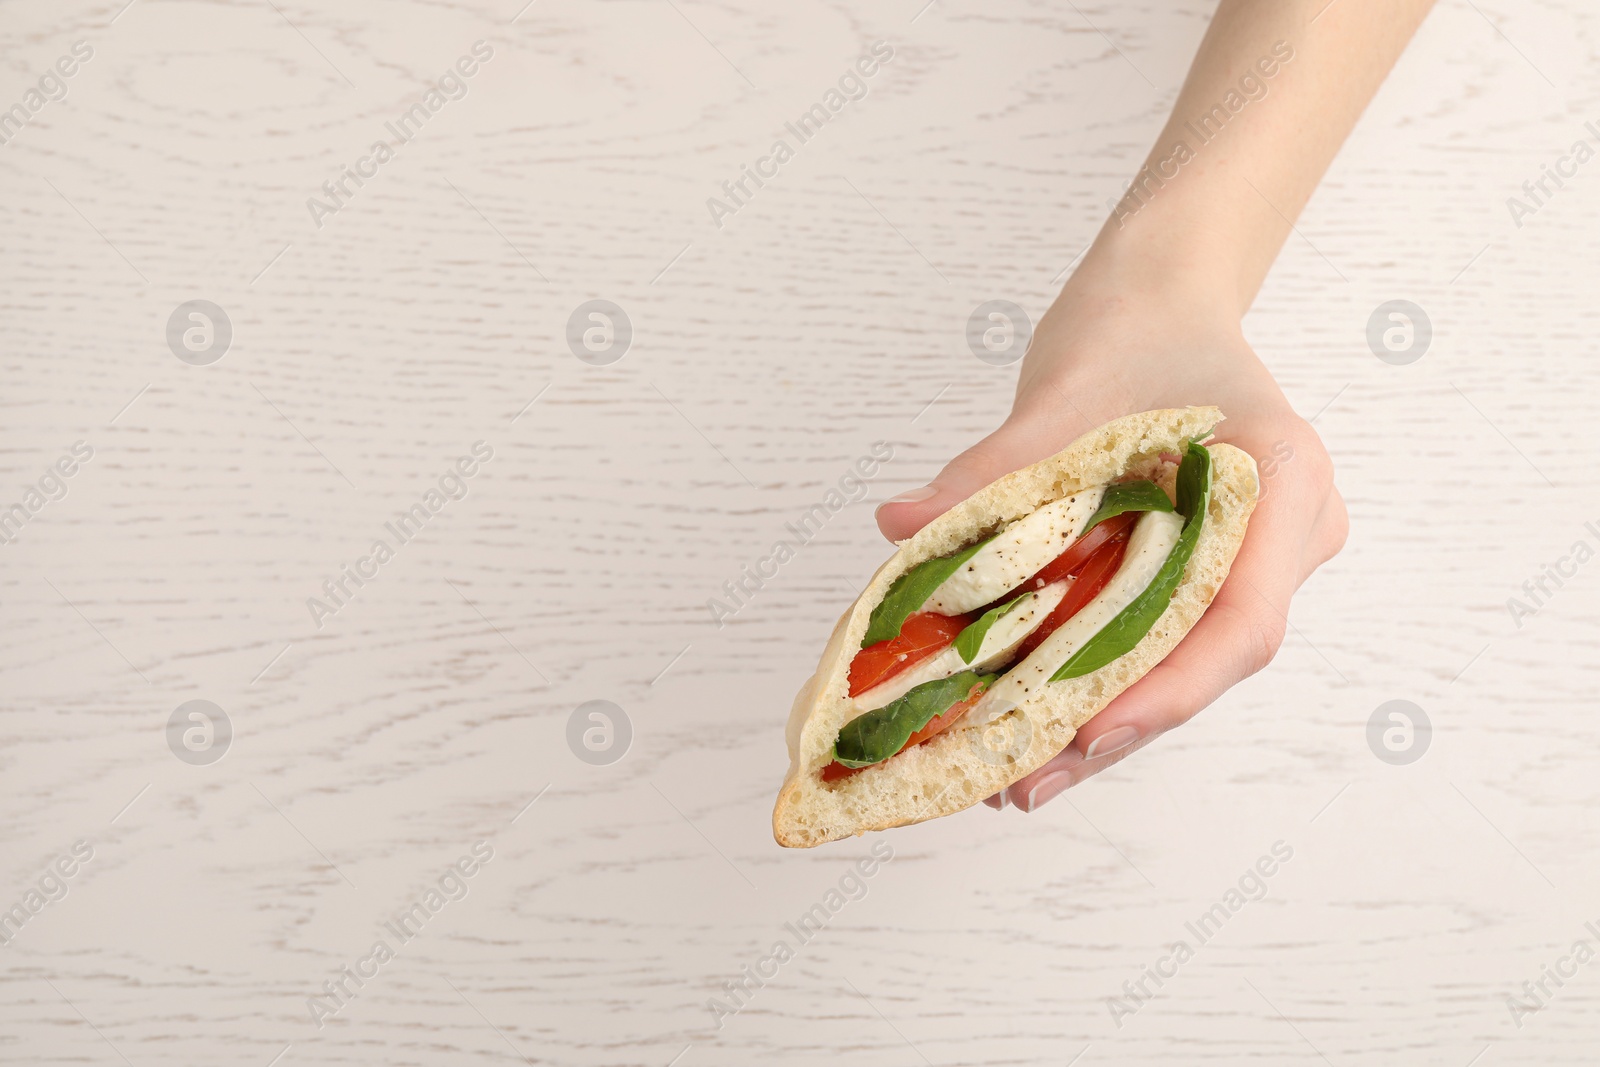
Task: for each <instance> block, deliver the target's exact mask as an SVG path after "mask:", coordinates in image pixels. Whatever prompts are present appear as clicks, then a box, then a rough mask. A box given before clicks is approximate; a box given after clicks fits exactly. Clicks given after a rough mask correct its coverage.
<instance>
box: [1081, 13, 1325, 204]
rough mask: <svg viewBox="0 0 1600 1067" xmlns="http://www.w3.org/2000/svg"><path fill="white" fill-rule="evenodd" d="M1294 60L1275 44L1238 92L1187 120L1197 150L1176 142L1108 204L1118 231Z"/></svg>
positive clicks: (1285, 46) (1283, 45)
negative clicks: (1119, 195)
mask: <svg viewBox="0 0 1600 1067" xmlns="http://www.w3.org/2000/svg"><path fill="white" fill-rule="evenodd" d="M1292 59H1294V46H1293V45H1291V44H1290V43H1289V42H1288V41H1277V42H1274V43H1273V46H1272V52H1271V54H1269V55H1264V56H1262V57H1261V58H1260V59H1257V60H1256V61H1255V64H1254V65H1253V66H1252V67H1250V68H1248V69H1247V70H1246V71H1245V72H1244V73H1243V74H1242V75H1240V76H1239V81H1238V83H1237V86H1236V87H1235V88H1231V89H1229V90H1228V91H1227V92H1226V93H1224V94H1223V96H1222V99H1221V100H1219V101H1217V102H1216V103H1215V104H1213V105H1211V107H1210V108H1208V109H1207V110H1205V111H1202V112H1201V113H1200V114H1199V115H1198V116H1196V117H1195V118H1192V119H1186V120H1184V123H1183V129H1184V130H1186V131H1188V133H1189V134H1192V135H1193V137H1194V147H1193V148H1191V147H1190V146H1189V141H1188V140H1187V139H1179V140H1177V141H1174V142H1173V143H1172V148H1171V150H1170V151H1169V152H1168V153H1167V154H1166V155H1165V156H1163V157H1162V158H1161V159H1159V160H1157V161H1156V162H1155V163H1154V164H1148V165H1146V166H1145V167H1144V168H1142V169H1141V170H1140V171H1139V173H1138V174H1136V175H1134V176H1133V178H1132V179H1131V180H1129V181H1128V183H1127V185H1126V186H1125V187H1124V188H1123V192H1122V198H1121V199H1120V200H1107V201H1106V207H1107V208H1109V209H1110V211H1111V215H1112V217H1113V218H1115V219H1116V220H1117V227H1118V228H1119V229H1120V228H1121V227H1123V226H1126V225H1127V222H1128V220H1129V219H1130V218H1132V217H1133V216H1135V215H1137V214H1138V213H1139V212H1140V211H1143V210H1144V208H1145V207H1146V206H1147V205H1148V204H1149V203H1150V202H1151V201H1152V200H1154V199H1155V195H1156V194H1157V193H1159V192H1160V191H1161V190H1162V189H1164V188H1166V185H1167V183H1168V182H1170V181H1172V180H1174V179H1175V178H1177V176H1178V173H1179V171H1180V170H1181V169H1182V168H1183V167H1185V166H1187V165H1188V164H1189V163H1192V162H1193V161H1194V160H1195V159H1196V158H1197V157H1198V154H1199V149H1201V148H1204V147H1205V146H1206V145H1208V144H1210V143H1211V142H1212V141H1215V140H1216V139H1217V138H1218V137H1220V136H1222V131H1223V130H1224V129H1225V128H1226V127H1227V125H1228V123H1230V122H1232V121H1233V119H1234V117H1235V116H1237V115H1238V114H1240V113H1241V112H1242V111H1244V109H1245V108H1246V107H1248V106H1249V105H1250V104H1252V103H1256V102H1258V101H1261V100H1265V99H1266V97H1267V93H1268V91H1269V88H1270V87H1269V86H1268V84H1267V83H1268V82H1269V81H1270V80H1271V79H1272V78H1274V77H1276V76H1277V74H1278V72H1279V71H1280V70H1281V69H1282V68H1283V66H1284V65H1285V64H1287V63H1289V62H1290V61H1291V60H1292Z"/></svg>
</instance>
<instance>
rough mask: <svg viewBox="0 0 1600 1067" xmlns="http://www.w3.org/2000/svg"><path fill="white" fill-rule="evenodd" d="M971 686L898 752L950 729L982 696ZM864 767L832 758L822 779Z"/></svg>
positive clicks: (844, 775)
mask: <svg viewBox="0 0 1600 1067" xmlns="http://www.w3.org/2000/svg"><path fill="white" fill-rule="evenodd" d="M972 688H973V693H972V695H971V696H969V697H967V699H965V700H963V701H960V702H958V703H955V704H951V705H950V707H949V708H947V709H946V710H945V713H944V714H943V715H935V716H934V717H933V718H932V719H929V720H928V725H926V726H924V727H923V728H922V729H920V730H918V731H917V732H916V733H914V734H912V735H911V736H910V737H908V738H907V739H906V744H905V748H902V749H901V750H900V752H904V751H905V750H906V749H907V748H910V747H911V746H912V745H920V744H922V742H924V741H926V740H928V739H929V738H930V737H933V736H934V735H935V734H940V733H943V732H944V731H946V730H948V729H950V727H952V726H954V725H955V724H956V720H958V719H960V718H961V716H963V715H965V714H966V713H967V712H969V711H971V710H972V707H973V705H974V704H976V703H977V702H978V701H979V700H981V699H982V698H983V692H982V691H981V690H979V689H978V687H977V686H973V687H972ZM900 752H896V753H895V754H894V755H895V756H898V755H899V754H900ZM889 758H890V759H894V756H890V757H889ZM870 766H873V767H877V766H879V764H876V763H874V764H870ZM866 769H867V768H866V767H846V766H845V765H844V764H842V763H840V762H839V761H838V760H834V761H833V762H832V763H830V764H828V765H827V766H826V767H824V768H822V780H823V781H824V782H837V781H838V780H839V779H841V778H848V777H850V776H851V775H852V774H859V773H861V772H862V771H864V770H866Z"/></svg>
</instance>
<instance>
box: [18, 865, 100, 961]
mask: <svg viewBox="0 0 1600 1067" xmlns="http://www.w3.org/2000/svg"><path fill="white" fill-rule="evenodd" d="M92 859H94V845H93V844H91V843H90V842H88V841H84V840H81V839H80V840H77V841H74V842H73V843H72V851H71V852H70V853H63V854H62V855H60V856H58V857H56V859H55V861H54V862H52V863H50V864H49V865H48V866H46V867H45V869H44V873H43V874H41V875H39V877H38V878H37V879H35V880H34V883H33V884H32V885H30V886H28V888H27V889H26V890H25V891H24V892H23V894H22V897H21V899H20V900H18V901H17V902H16V903H15V904H13V905H11V907H9V908H0V945H9V944H11V942H12V940H13V939H14V938H15V937H16V936H17V935H18V934H19V933H21V932H22V928H23V927H24V926H26V925H27V924H28V923H29V922H30V921H32V919H33V917H34V916H35V915H37V914H39V913H40V912H41V911H43V910H44V909H45V906H46V905H49V904H54V903H56V902H57V901H59V900H63V899H65V898H66V895H67V890H68V888H69V887H68V885H67V882H68V880H70V879H71V878H72V876H73V875H75V874H77V873H78V871H79V870H81V869H82V868H83V866H84V865H85V864H87V863H88V862H89V861H90V860H92Z"/></svg>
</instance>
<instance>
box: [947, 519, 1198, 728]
mask: <svg viewBox="0 0 1600 1067" xmlns="http://www.w3.org/2000/svg"><path fill="white" fill-rule="evenodd" d="M1183 523H1184V519H1183V516H1182V515H1178V514H1175V513H1173V512H1170V511H1147V512H1145V513H1144V514H1143V515H1141V516H1140V517H1139V521H1138V522H1137V523H1135V524H1134V527H1133V533H1132V534H1131V535H1129V537H1128V549H1127V552H1126V553H1125V554H1124V555H1123V557H1122V566H1120V567H1118V568H1117V573H1116V574H1115V575H1114V576H1112V579H1111V581H1110V582H1108V583H1106V587H1105V588H1104V589H1102V590H1100V592H1099V594H1098V595H1096V596H1095V598H1094V599H1093V600H1091V601H1089V603H1087V604H1085V605H1084V606H1083V608H1082V609H1081V610H1080V611H1079V612H1078V613H1077V614H1076V615H1074V616H1073V617H1072V618H1070V619H1068V620H1067V621H1066V622H1064V623H1062V624H1061V626H1060V627H1058V628H1057V629H1056V631H1055V632H1054V633H1052V634H1051V635H1050V636H1049V637H1047V638H1045V639H1044V643H1043V644H1041V645H1040V646H1039V647H1038V648H1036V649H1034V650H1033V652H1032V653H1030V654H1029V656H1028V658H1027V659H1025V660H1023V661H1022V662H1021V663H1019V664H1017V665H1016V666H1015V667H1013V668H1011V670H1010V671H1008V672H1006V675H1005V677H1003V678H1001V679H1000V680H999V681H998V682H996V683H995V684H994V685H992V686H990V687H989V691H988V692H987V693H985V694H984V697H983V700H982V701H980V702H979V703H978V705H977V706H976V707H974V708H973V709H972V710H971V711H970V712H968V713H967V716H968V719H969V720H970V721H971V722H972V723H974V724H978V725H981V724H983V723H986V722H990V721H992V720H994V719H998V718H999V717H1000V716H1001V715H1004V714H1005V713H1006V712H1008V711H1010V710H1011V709H1012V708H1014V707H1016V706H1017V705H1019V704H1021V703H1022V702H1023V701H1025V700H1027V699H1028V697H1029V696H1030V695H1031V694H1032V693H1034V692H1036V691H1037V690H1038V689H1039V687H1040V686H1042V685H1044V684H1045V683H1046V682H1048V681H1049V680H1050V676H1051V675H1053V674H1055V673H1056V671H1058V670H1060V669H1061V665H1062V664H1063V663H1065V662H1067V660H1069V659H1071V658H1072V657H1073V656H1074V655H1075V654H1076V653H1077V651H1078V650H1079V649H1080V648H1082V647H1083V646H1084V645H1085V644H1087V643H1088V642H1089V639H1090V638H1092V637H1093V636H1094V635H1095V634H1097V633H1099V632H1100V631H1101V630H1102V629H1104V628H1105V625H1106V623H1108V622H1110V621H1111V620H1112V619H1114V618H1116V616H1117V614H1118V613H1119V612H1121V611H1122V609H1123V608H1126V607H1127V606H1128V605H1129V604H1131V603H1133V601H1134V600H1135V599H1136V598H1137V597H1138V596H1139V594H1140V593H1143V592H1144V591H1145V590H1146V589H1148V588H1149V587H1150V583H1151V582H1153V581H1154V580H1155V577H1156V575H1157V574H1158V573H1160V571H1161V565H1162V564H1163V563H1165V562H1166V561H1167V557H1168V556H1169V555H1171V554H1172V549H1173V547H1174V546H1175V545H1177V543H1178V535H1179V534H1180V533H1182V532H1183Z"/></svg>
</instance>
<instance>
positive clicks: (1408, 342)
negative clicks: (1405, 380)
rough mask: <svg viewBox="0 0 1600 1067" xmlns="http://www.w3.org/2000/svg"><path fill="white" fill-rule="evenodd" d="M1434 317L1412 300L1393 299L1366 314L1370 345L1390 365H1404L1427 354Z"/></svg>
mask: <svg viewBox="0 0 1600 1067" xmlns="http://www.w3.org/2000/svg"><path fill="white" fill-rule="evenodd" d="M1432 343H1433V321H1432V320H1431V319H1429V318H1428V313H1427V312H1426V311H1423V310H1422V308H1420V307H1418V306H1417V305H1416V304H1413V303H1412V302H1411V301H1409V300H1390V301H1387V302H1385V303H1382V304H1379V305H1378V306H1377V307H1375V308H1373V309H1372V314H1371V315H1369V316H1368V317H1367V347H1368V348H1370V349H1372V354H1373V355H1375V356H1377V357H1378V358H1379V359H1381V360H1383V361H1384V362H1385V363H1387V364H1389V365H1390V366H1391V367H1404V366H1405V365H1407V364H1408V363H1415V362H1416V361H1417V360H1419V359H1421V358H1422V357H1423V356H1424V355H1426V354H1427V351H1428V346H1429V345H1430V344H1432Z"/></svg>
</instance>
